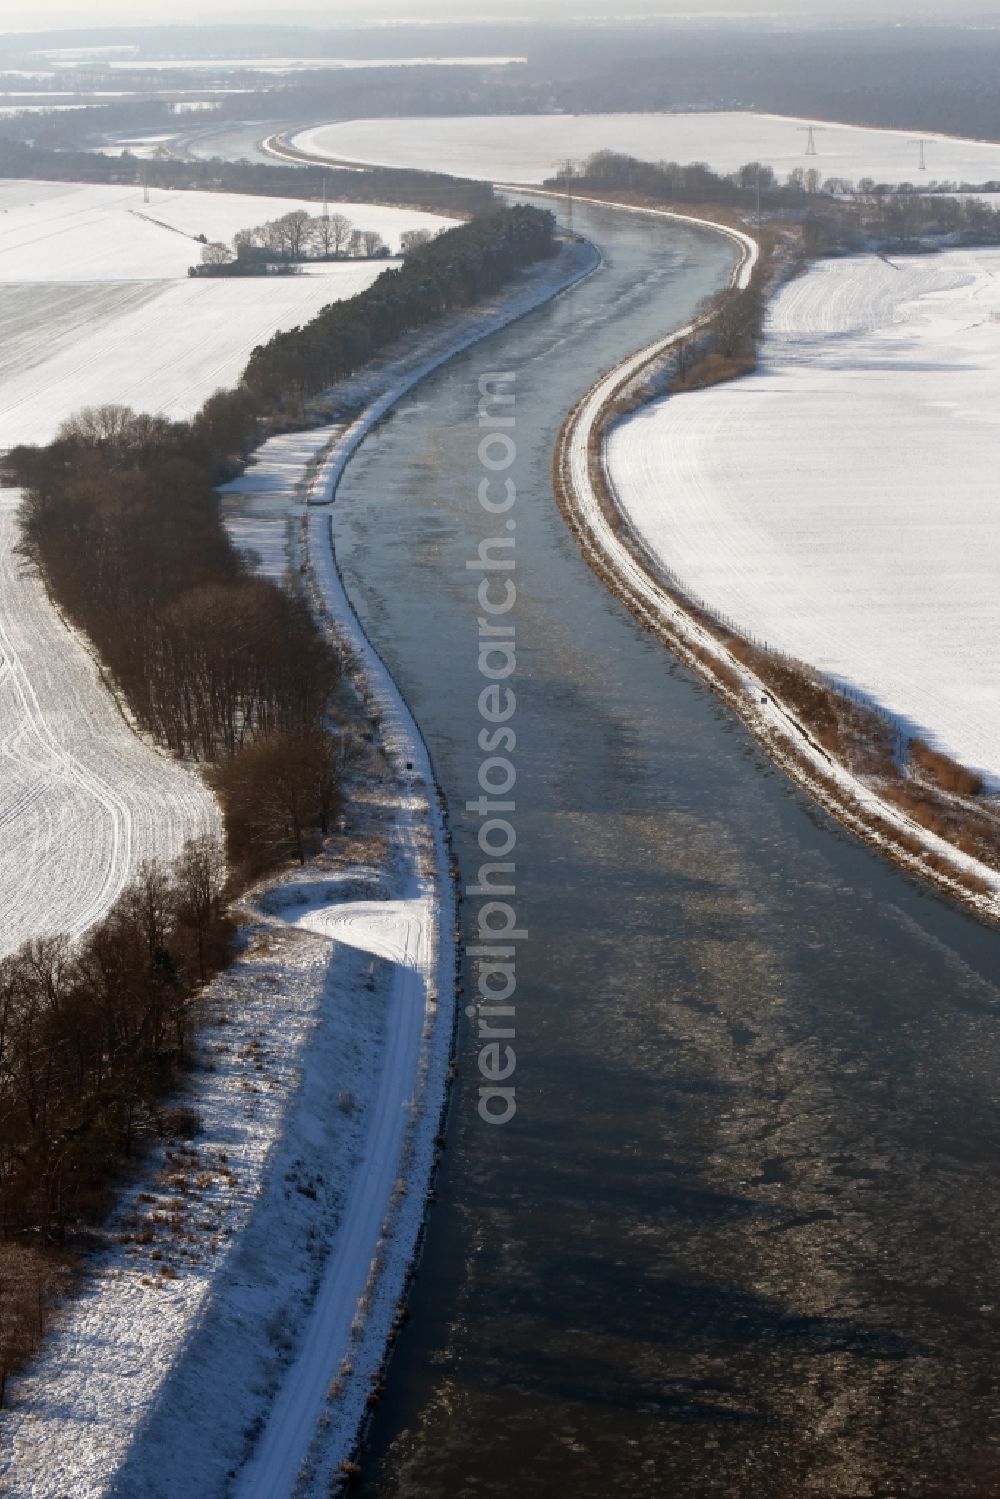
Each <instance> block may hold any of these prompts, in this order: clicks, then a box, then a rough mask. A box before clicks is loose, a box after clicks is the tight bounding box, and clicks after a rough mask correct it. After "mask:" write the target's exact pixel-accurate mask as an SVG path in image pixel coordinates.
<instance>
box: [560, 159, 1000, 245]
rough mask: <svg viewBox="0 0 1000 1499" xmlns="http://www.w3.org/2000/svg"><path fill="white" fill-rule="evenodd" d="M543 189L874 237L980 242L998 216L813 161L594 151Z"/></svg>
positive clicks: (988, 237) (976, 205)
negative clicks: (732, 161)
mask: <svg viewBox="0 0 1000 1499" xmlns="http://www.w3.org/2000/svg"><path fill="white" fill-rule="evenodd" d="M546 185H547V186H549V187H554V188H560V189H561V190H563V191H566V189H567V187H571V188H572V190H573V191H574V192H578V193H587V192H594V193H616V194H629V195H633V196H635V197H641V198H649V199H653V200H654V201H657V202H661V203H691V204H714V205H718V206H719V207H724V208H740V209H743V210H744V211H747V210H749V211H751V212H754V211H756V207H757V204H758V202H759V203H760V206H761V210H762V211H766V212H767V213H769V214H773V213H781V212H785V213H794V214H796V215H797V216H799V217H801V216H802V215H803V214H804V213H809V214H814V213H815V214H825V215H826V216H827V217H828V218H832V217H834V216H836V217H837V218H839V219H840V220H841V221H842V222H843V223H844V224H845V225H846V224H848V223H850V222H854V223H857V224H858V225H860V226H861V227H863V228H864V227H870V229H871V232H872V234H873V235H879V234H889V235H891V234H905V233H922V234H928V235H930V234H938V235H941V234H952V233H954V234H958V235H961V236H965V237H968V238H969V239H975V240H977V241H978V242H979V243H989V244H992V243H994V242H995V240H996V238H997V237H998V236H1000V229H998V225H1000V214H998V213H997V210H996V209H994V208H992V207H991V206H990V205H989V204H988V203H984V202H983V201H982V200H981V199H977V198H974V197H973V198H958V197H951V196H948V195H947V194H946V193H945V192H943V191H942V190H941V189H940V188H937V189H936V190H935V191H932V192H927V191H926V190H923V191H922V190H921V189H920V188H917V187H915V186H914V185H913V184H912V183H901V184H898V185H895V184H889V183H877V182H875V181H874V179H873V178H870V177H862V178H861V179H860V180H859V181H857V182H853V181H848V180H847V179H845V178H842V177H824V176H823V174H822V173H821V172H820V171H819V170H818V169H817V168H816V167H815V166H814V167H811V168H808V169H807V168H804V167H794V168H793V169H792V170H791V171H790V172H789V173H788V174H787V176H786V177H785V178H784V179H781V178H779V177H778V175H777V173H776V172H775V171H774V169H773V168H772V167H770V166H767V165H765V164H764V163H762V162H758V161H749V162H746V163H745V164H744V165H743V166H741V167H737V169H736V170H735V171H734V172H725V173H724V172H715V171H713V170H712V168H711V167H708V166H706V165H705V164H704V162H693V163H691V164H689V165H681V164H680V163H678V162H675V161H639V160H638V159H637V158H636V157H634V156H627V155H625V154H624V153H622V152H618V151H598V152H596V153H595V154H594V155H593V156H591V157H588V159H587V160H586V161H585V162H583V163H582V164H581V165H580V166H579V167H576V168H574V170H573V171H572V173H571V175H570V177H567V176H566V174H565V173H563V174H562V175H559V176H555V177H550V178H549V179H548V181H547V184H546Z"/></svg>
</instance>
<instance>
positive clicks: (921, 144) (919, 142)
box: [910, 137, 933, 172]
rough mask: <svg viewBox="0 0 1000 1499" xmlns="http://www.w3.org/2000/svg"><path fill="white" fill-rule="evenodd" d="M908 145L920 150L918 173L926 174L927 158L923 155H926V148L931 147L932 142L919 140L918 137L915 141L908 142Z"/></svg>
mask: <svg viewBox="0 0 1000 1499" xmlns="http://www.w3.org/2000/svg"><path fill="white" fill-rule="evenodd" d="M910 145H911V146H918V147H919V148H920V171H921V172H926V170H927V156H926V154H925V153H926V150H927V147H928V146H930V145H933V142H932V141H928V140H922V139H920V138H919V137H918V138H917V139H916V140H912V141H911V142H910Z"/></svg>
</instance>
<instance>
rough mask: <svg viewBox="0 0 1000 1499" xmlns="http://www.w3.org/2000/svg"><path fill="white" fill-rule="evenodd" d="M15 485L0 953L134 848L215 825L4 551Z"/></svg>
mask: <svg viewBox="0 0 1000 1499" xmlns="http://www.w3.org/2000/svg"><path fill="white" fill-rule="evenodd" d="M19 498H20V492H19V491H18V490H12V489H0V956H2V955H3V954H4V953H8V952H12V951H13V950H14V949H15V948H16V947H18V946H19V945H20V944H21V943H22V942H24V941H26V940H27V939H28V938H29V937H36V936H42V935H54V934H57V933H63V932H65V933H67V934H69V935H70V936H78V935H79V934H80V933H82V932H84V931H85V930H86V929H87V927H89V926H90V925H91V924H92V923H93V922H94V921H96V920H97V919H98V918H99V917H100V916H102V915H103V914H104V912H105V911H107V909H108V907H109V906H110V905H111V904H112V903H113V902H114V900H115V899H116V898H117V896H118V895H119V894H120V893H121V891H122V889H123V888H124V886H125V885H126V884H127V883H128V881H129V879H130V878H131V876H132V875H133V874H134V873H135V870H136V868H137V866H138V865H139V863H141V862H142V860H144V859H152V858H158V859H163V860H170V859H173V858H174V857H175V856H176V855H177V854H179V853H180V852H181V849H182V847H183V844H184V842H185V840H186V839H188V838H193V837H197V836H198V835H200V834H202V833H213V834H217V833H218V831H219V819H218V814H217V808H216V803H215V799H214V797H213V796H212V795H211V793H210V792H209V790H208V788H207V787H206V786H205V784H204V782H203V781H202V780H201V778H200V777H199V776H198V775H197V774H196V773H195V772H193V771H191V770H189V769H186V768H185V767H183V766H181V765H180V764H178V763H177V761H175V760H173V759H171V758H170V757H169V756H167V755H165V754H162V753H160V752H159V751H158V750H156V749H155V748H153V747H152V746H151V745H150V744H148V743H146V742H144V741H143V740H142V739H140V738H139V737H138V736H137V735H136V734H135V733H134V732H133V730H132V729H131V728H130V726H129V725H128V723H127V722H126V720H125V718H124V716H123V714H122V712H121V711H120V710H119V707H118V704H117V703H116V702H115V700H114V698H113V697H112V696H111V694H110V692H109V691H108V689H107V687H106V686H105V685H104V682H103V681H102V679H101V676H100V674H99V672H98V669H97V665H96V664H95V662H94V660H93V659H92V657H91V655H90V654H89V652H88V649H87V647H86V645H85V644H84V642H83V641H82V640H81V639H80V638H79V637H78V636H76V635H75V634H73V633H72V632H71V631H70V630H68V629H67V628H66V626H65V625H64V624H63V623H62V620H61V619H60V617H59V615H58V614H57V613H56V611H55V609H54V608H53V607H52V604H51V603H50V601H49V599H48V596H47V595H46V593H45V591H44V589H43V587H42V585H41V583H40V582H39V581H38V579H37V578H36V577H34V576H33V575H32V574H31V573H30V572H29V570H28V569H27V568H26V565H25V563H24V561H23V560H22V559H21V558H20V557H18V556H16V555H15V553H14V547H15V545H16V542H17V527H16V522H15V513H16V507H17V503H18V501H19Z"/></svg>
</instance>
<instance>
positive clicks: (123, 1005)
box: [0, 839, 231, 1241]
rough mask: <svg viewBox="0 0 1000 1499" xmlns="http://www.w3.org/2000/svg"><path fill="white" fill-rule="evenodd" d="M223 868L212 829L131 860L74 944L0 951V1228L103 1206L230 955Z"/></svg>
mask: <svg viewBox="0 0 1000 1499" xmlns="http://www.w3.org/2000/svg"><path fill="white" fill-rule="evenodd" d="M224 880H225V866H224V860H223V858H222V855H221V851H220V850H219V848H218V846H217V845H216V844H214V843H213V842H212V841H211V840H209V839H199V840H197V841H194V842H192V843H190V844H189V845H188V847H187V849H186V851H185V853H184V855H183V857H182V858H181V859H180V860H179V861H178V862H177V865H176V867H175V869H174V870H173V871H172V872H170V873H168V872H166V871H165V870H163V869H161V868H160V867H159V866H157V865H148V866H146V867H144V868H143V869H142V870H140V872H139V874H138V875H137V877H136V879H135V881H134V883H133V884H132V885H131V886H130V887H129V889H128V890H127V891H126V892H125V893H124V894H123V895H122V896H121V898H120V899H119V900H118V902H117V904H116V905H115V906H114V907H113V908H112V910H111V911H110V912H109V913H108V915H107V916H106V917H105V918H104V920H103V921H102V922H100V923H99V925H97V926H96V927H94V928H92V930H91V931H90V932H89V933H88V934H87V936H86V937H85V938H84V940H83V941H82V942H81V943H79V944H78V945H77V946H76V947H71V946H70V945H69V943H68V942H67V941H66V940H65V939H64V938H60V937H50V938H40V939H37V940H34V941H31V942H28V943H26V944H25V945H24V947H22V948H21V949H20V950H19V951H18V952H15V953H13V954H12V955H11V956H9V957H7V958H4V959H3V960H2V961H0V1226H2V1231H3V1234H4V1235H5V1236H9V1235H12V1234H16V1233H18V1232H19V1231H22V1230H25V1229H29V1228H30V1229H31V1230H32V1231H33V1232H35V1233H36V1234H38V1235H39V1236H40V1237H41V1239H42V1241H44V1240H45V1239H47V1238H51V1237H53V1236H59V1235H61V1234H62V1232H63V1231H64V1229H65V1227H66V1225H67V1224H68V1223H70V1222H73V1221H75V1220H78V1219H80V1218H81V1217H89V1216H91V1213H92V1211H93V1209H95V1208H97V1207H99V1206H100V1203H101V1199H102V1195H103V1192H104V1190H105V1186H106V1175H107V1166H108V1159H109V1157H118V1156H120V1155H122V1154H128V1152H129V1150H130V1148H131V1146H132V1143H133V1142H134V1140H135V1139H136V1138H137V1137H138V1135H139V1134H140V1133H141V1132H142V1130H143V1129H144V1128H146V1127H147V1126H148V1124H149V1121H150V1116H151V1109H152V1100H153V1099H154V1098H155V1096H156V1095H157V1093H158V1092H160V1091H161V1090H162V1087H163V1085H164V1082H166V1081H169V1080H170V1078H171V1076H172V1075H173V1068H174V1066H175V1065H176V1062H177V1060H178V1059H180V1058H182V1057H183V1056H184V1054H185V1052H186V1051H187V1049H188V1046H189V1043H190V1039H191V1018H192V1013H191V1012H192V1003H193V1000H194V997H195V995H196V993H197V992H198V989H199V988H200V986H201V985H202V984H204V982H205V981H206V979H208V978H209V977H210V976H211V975H212V974H213V973H215V972H217V971H218V970H219V968H220V967H222V966H223V965H224V964H225V962H226V961H227V959H228V957H229V954H230V947H231V927H230V924H229V922H228V921H227V919H226V916H225V910H224V900H223V890H224Z"/></svg>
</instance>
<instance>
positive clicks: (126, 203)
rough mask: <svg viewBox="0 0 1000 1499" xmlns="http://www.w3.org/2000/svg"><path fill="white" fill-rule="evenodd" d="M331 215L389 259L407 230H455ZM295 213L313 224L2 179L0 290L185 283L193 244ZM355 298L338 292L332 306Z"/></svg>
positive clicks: (260, 203) (165, 198)
mask: <svg viewBox="0 0 1000 1499" xmlns="http://www.w3.org/2000/svg"><path fill="white" fill-rule="evenodd" d="M329 206H330V212H331V213H343V214H345V215H346V216H347V218H349V219H350V221H351V223H352V224H354V225H356V226H357V227H358V228H359V229H374V230H377V231H378V233H379V234H381V235H382V237H383V239H385V241H386V242H387V244H388V245H389V247H390V249H392V250H397V249H398V248H399V236H400V234H401V232H402V231H403V230H404V229H430V230H432V231H436V230H438V229H442V228H445V227H447V226H448V225H450V224H451V223H452V222H453V221H452V220H450V219H443V218H440V217H439V216H437V215H436V214H429V213H421V212H419V211H418V210H417V209H409V208H386V207H381V206H378V205H375V204H367V203H331V204H330V205H329ZM296 209H305V210H306V211H307V212H308V213H311V214H314V215H315V214H317V213H318V212H319V205H318V204H316V203H307V202H303V201H301V200H297V199H295V198H256V197H251V196H248V195H245V194H243V193H206V192H166V191H160V190H157V189H150V193H149V202H148V203H147V202H145V201H144V199H143V191H142V188H141V187H116V186H108V185H105V184H99V185H96V186H95V185H89V184H85V185H80V184H77V183H68V182H27V181H11V180H7V181H3V180H0V281H18V282H25V281H158V280H174V279H178V278H182V277H185V276H186V275H187V270H188V266H190V265H193V264H194V263H196V262H197V261H198V259H199V257H200V255H201V245H200V243H198V242H197V241H196V236H197V235H200V234H204V235H205V237H206V239H209V240H223V241H225V242H227V243H228V241H229V240H231V239H232V237H233V235H234V234H235V233H236V231H237V230H238V229H248V228H251V227H252V226H253V225H255V224H260V223H263V222H264V221H265V220H267V219H276V218H279V217H280V215H281V214H283V213H290V212H292V211H294V210H296ZM326 269H330V270H333V271H339V270H341V269H343V267H342V266H338V265H335V264H334V265H331V266H330V267H328V268H326ZM351 269H352V270H353V272H354V274H356V275H357V274H360V273H362V272H363V273H365V274H366V275H367V276H368V279H369V280H371V279H373V278H374V277H375V276H376V275H377V274H378V272H379V270H381V269H383V267H381V266H380V265H378V264H377V263H364V264H362V265H359V266H357V267H353V268H351ZM251 289H252V290H255V291H256V295H257V297H258V298H259V299H260V300H261V301H265V302H266V301H268V300H269V299H270V290H271V289H270V286H269V287H268V291H267V295H262V293H261V286H260V284H259V283H258V284H257V285H256V287H255V288H251ZM356 289H357V288H355V290H356ZM351 294H352V293H351V292H348V291H337V292H334V293H333V294H332V295H331V297H330V298H329V300H331V301H332V300H334V299H335V298H336V297H338V296H345V295H347V296H349V295H351ZM2 331H3V330H2V328H0V333H2Z"/></svg>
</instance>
